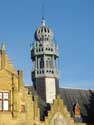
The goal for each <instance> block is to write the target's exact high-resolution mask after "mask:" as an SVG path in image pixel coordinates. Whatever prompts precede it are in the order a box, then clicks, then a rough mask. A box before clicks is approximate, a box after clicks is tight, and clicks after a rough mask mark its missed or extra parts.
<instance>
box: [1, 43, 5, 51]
mask: <svg viewBox="0 0 94 125" xmlns="http://www.w3.org/2000/svg"><path fill="white" fill-rule="evenodd" d="M1 50H6V47H5V42H2V46H1Z"/></svg>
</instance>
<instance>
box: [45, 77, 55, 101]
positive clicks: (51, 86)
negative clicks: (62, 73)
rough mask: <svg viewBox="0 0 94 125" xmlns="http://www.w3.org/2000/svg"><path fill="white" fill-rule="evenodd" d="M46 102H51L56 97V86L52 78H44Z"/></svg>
mask: <svg viewBox="0 0 94 125" xmlns="http://www.w3.org/2000/svg"><path fill="white" fill-rule="evenodd" d="M45 84H46V102H47V103H53V100H54V99H55V97H56V86H55V79H54V78H46V79H45Z"/></svg>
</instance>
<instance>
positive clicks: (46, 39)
mask: <svg viewBox="0 0 94 125" xmlns="http://www.w3.org/2000/svg"><path fill="white" fill-rule="evenodd" d="M34 40H35V41H34V43H33V46H32V49H31V59H32V64H33V66H32V81H33V86H34V88H35V89H36V91H37V94H38V95H39V96H41V98H42V99H44V100H45V101H46V103H52V102H53V100H54V99H55V97H56V95H57V94H58V92H59V80H58V47H57V45H56V43H55V41H54V34H53V32H52V30H51V29H50V28H48V27H47V26H46V23H45V20H44V19H42V22H41V25H40V27H39V28H38V29H37V30H36V31H35V34H34Z"/></svg>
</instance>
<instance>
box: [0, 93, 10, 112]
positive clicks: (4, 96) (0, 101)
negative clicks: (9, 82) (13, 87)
mask: <svg viewBox="0 0 94 125" xmlns="http://www.w3.org/2000/svg"><path fill="white" fill-rule="evenodd" d="M8 110H9V93H8V92H0V111H8Z"/></svg>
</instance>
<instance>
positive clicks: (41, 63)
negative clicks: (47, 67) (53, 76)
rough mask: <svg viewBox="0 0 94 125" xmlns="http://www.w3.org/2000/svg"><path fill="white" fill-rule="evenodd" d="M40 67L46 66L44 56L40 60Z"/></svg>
mask: <svg viewBox="0 0 94 125" xmlns="http://www.w3.org/2000/svg"><path fill="white" fill-rule="evenodd" d="M40 68H44V60H43V58H41V60H40Z"/></svg>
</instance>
